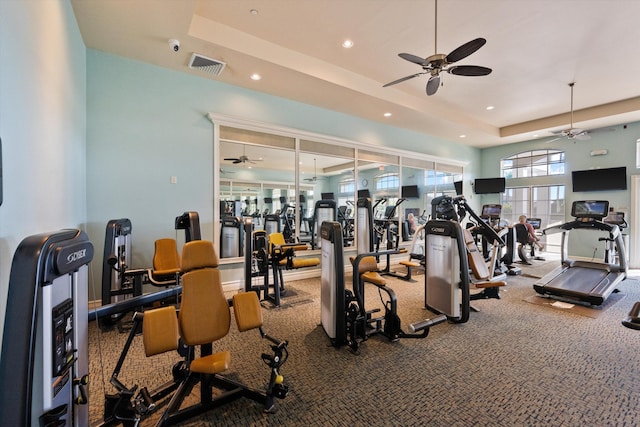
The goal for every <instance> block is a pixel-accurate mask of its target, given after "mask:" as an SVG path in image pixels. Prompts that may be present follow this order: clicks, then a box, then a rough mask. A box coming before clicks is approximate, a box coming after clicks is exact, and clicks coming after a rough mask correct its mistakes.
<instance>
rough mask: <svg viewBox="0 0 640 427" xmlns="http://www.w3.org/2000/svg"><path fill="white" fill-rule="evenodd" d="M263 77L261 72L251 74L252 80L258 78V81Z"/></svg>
mask: <svg viewBox="0 0 640 427" xmlns="http://www.w3.org/2000/svg"><path fill="white" fill-rule="evenodd" d="M261 78H262V76H260V74H258V73H253V74H251V80H256V81H258V80H260V79H261Z"/></svg>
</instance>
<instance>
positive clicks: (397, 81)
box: [382, 73, 426, 87]
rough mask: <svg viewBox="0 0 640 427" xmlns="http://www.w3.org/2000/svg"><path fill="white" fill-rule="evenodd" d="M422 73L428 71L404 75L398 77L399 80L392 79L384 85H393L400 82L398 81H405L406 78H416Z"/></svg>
mask: <svg viewBox="0 0 640 427" xmlns="http://www.w3.org/2000/svg"><path fill="white" fill-rule="evenodd" d="M421 74H426V73H416V74H412V75H410V76H406V77H403V78H401V79H398V80H394V81H392V82H389V83H387V84H386V85H383V86H382V87H387V86H393V85H395V84H398V83H401V82H403V81H405V80H409V79H412V78H414V77H418V76H419V75H421Z"/></svg>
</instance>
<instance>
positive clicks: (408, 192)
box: [400, 185, 420, 199]
mask: <svg viewBox="0 0 640 427" xmlns="http://www.w3.org/2000/svg"><path fill="white" fill-rule="evenodd" d="M400 194H402V198H403V199H417V198H418V197H420V190H419V189H418V186H417V185H403V186H402V192H401V193H400Z"/></svg>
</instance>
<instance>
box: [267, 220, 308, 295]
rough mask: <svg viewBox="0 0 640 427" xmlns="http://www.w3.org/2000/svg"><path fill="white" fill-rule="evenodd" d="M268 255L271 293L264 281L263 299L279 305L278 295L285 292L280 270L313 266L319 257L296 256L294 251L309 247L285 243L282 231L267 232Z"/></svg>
mask: <svg viewBox="0 0 640 427" xmlns="http://www.w3.org/2000/svg"><path fill="white" fill-rule="evenodd" d="M268 244H269V257H270V260H271V267H272V270H273V294H269V284H268V283H265V299H269V300H272V301H273V303H274V304H275V305H276V306H280V297H281V296H282V295H284V294H285V292H286V291H285V289H284V279H283V275H282V270H283V269H286V270H291V269H298V268H307V267H315V266H317V265H319V264H320V258H315V257H314V258H298V257H296V252H298V251H304V250H307V249H309V247H308V246H307V245H306V244H300V243H286V240H285V237H284V234H283V233H271V234H269V243H268Z"/></svg>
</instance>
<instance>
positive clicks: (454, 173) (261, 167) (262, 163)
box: [209, 115, 464, 262]
mask: <svg viewBox="0 0 640 427" xmlns="http://www.w3.org/2000/svg"><path fill="white" fill-rule="evenodd" d="M209 118H210V119H211V121H212V123H213V124H214V153H216V154H217V155H215V154H214V156H215V158H214V166H215V167H216V170H217V171H218V173H217V174H216V176H215V177H214V188H217V190H216V193H217V194H215V195H214V203H215V207H214V222H217V223H218V226H217V229H216V227H215V224H214V241H215V244H216V245H218V248H219V251H220V252H219V253H220V254H221V258H222V259H223V262H237V261H242V258H239V257H242V256H243V253H244V236H243V230H242V229H243V223H244V220H245V219H246V218H251V220H252V223H253V230H265V231H266V232H267V233H271V232H274V231H279V232H282V233H283V234H284V235H285V238H286V239H287V240H288V241H291V242H296V243H298V242H300V243H306V244H308V245H309V247H310V248H311V249H317V247H318V245H317V244H316V243H315V241H316V239H317V234H318V230H317V222H316V221H315V218H316V217H318V215H319V214H318V212H317V211H316V207H317V205H318V204H320V205H323V206H324V205H325V204H326V201H331V202H330V204H331V205H332V206H335V220H336V221H339V222H340V223H341V225H342V227H343V238H344V239H343V240H344V244H345V246H348V247H351V248H354V249H355V245H356V242H357V239H356V234H357V218H356V201H357V200H358V198H359V197H369V198H370V200H371V204H372V206H373V216H374V218H375V221H377V222H378V223H379V224H380V225H382V224H384V226H385V227H388V228H389V229H391V230H393V233H394V236H397V237H396V238H397V239H398V242H400V243H402V242H409V241H411V240H412V238H413V231H414V230H415V228H416V227H418V226H419V225H421V224H424V223H425V222H426V221H427V219H428V218H429V215H430V213H431V207H430V203H431V200H432V199H433V198H434V197H436V196H438V195H441V194H455V190H454V184H453V183H454V182H455V181H456V180H460V179H461V178H462V173H463V166H464V165H462V164H455V162H454V161H452V163H451V164H449V163H445V162H443V161H437V160H433V159H429V158H428V156H424V157H425V158H420V156H419V155H416V154H415V153H403V152H400V151H398V152H395V151H394V150H392V149H386V148H384V149H383V148H376V149H372V148H371V147H367V146H366V145H364V144H359V143H357V142H352V141H344V140H339V139H334V138H330V137H325V136H322V135H310V134H308V133H305V132H300V131H296V130H291V129H279V128H277V127H273V128H272V127H268V126H266V127H264V128H263V127H261V126H256V125H255V124H250V125H247V126H246V127H245V126H244V125H243V124H241V123H237V122H233V123H228V122H227V120H226V118H224V117H218V116H213V115H210V116H209ZM319 201H325V202H321V203H319ZM322 215H326V212H324V213H321V214H320V217H322ZM331 215H334V214H333V213H332V214H331Z"/></svg>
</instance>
